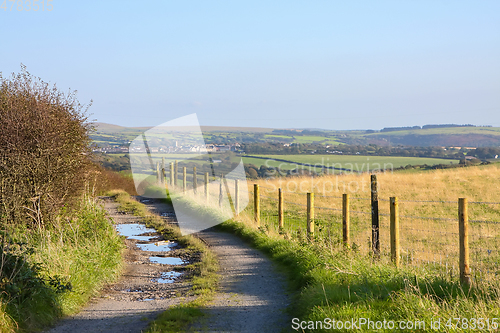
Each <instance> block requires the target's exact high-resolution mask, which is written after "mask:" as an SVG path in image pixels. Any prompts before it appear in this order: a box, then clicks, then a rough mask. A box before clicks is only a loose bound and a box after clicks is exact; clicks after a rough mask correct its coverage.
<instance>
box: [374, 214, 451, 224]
mask: <svg viewBox="0 0 500 333" xmlns="http://www.w3.org/2000/svg"><path fill="white" fill-rule="evenodd" d="M381 215H382V214H381ZM388 215H390V214H388ZM399 218H407V219H414V220H434V221H455V222H458V219H454V218H450V217H430V216H409V215H401V216H399Z"/></svg>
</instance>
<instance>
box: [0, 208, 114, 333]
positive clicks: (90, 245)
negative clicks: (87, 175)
mask: <svg viewBox="0 0 500 333" xmlns="http://www.w3.org/2000/svg"><path fill="white" fill-rule="evenodd" d="M61 218H62V219H66V218H67V219H66V220H65V222H63V223H60V224H59V225H58V227H57V228H52V229H51V228H47V229H38V230H36V231H34V230H20V229H18V230H17V231H14V232H12V233H11V234H10V237H11V238H12V239H13V240H14V241H16V242H24V243H25V244H27V246H28V248H31V249H32V251H29V252H24V254H23V255H22V256H21V257H23V258H24V259H23V260H26V262H25V263H24V264H23V266H22V267H24V268H22V269H21V268H19V267H18V269H19V271H18V272H19V273H18V275H17V276H16V277H15V278H13V279H12V280H11V281H10V284H8V285H7V287H9V288H10V290H11V293H10V295H11V298H10V299H9V298H7V299H5V298H4V299H3V300H2V305H1V307H0V325H2V326H1V327H0V330H1V331H2V332H4V331H5V332H9V331H18V332H31V331H36V330H39V329H41V328H43V327H45V326H47V325H50V324H52V323H54V322H55V320H56V319H58V318H59V317H61V316H64V315H69V314H73V313H75V312H77V311H78V310H79V309H80V308H81V307H82V306H83V305H85V304H86V303H87V302H88V300H89V299H90V298H91V297H92V296H94V295H96V294H97V292H98V291H99V290H100V288H101V287H102V286H103V285H104V284H106V283H110V282H112V281H114V280H115V279H116V278H117V277H118V276H119V274H120V272H121V265H122V257H121V253H122V250H123V249H124V245H123V241H122V239H121V237H120V236H118V235H117V233H116V232H115V230H114V228H113V227H112V225H111V224H110V223H109V221H108V219H107V218H106V213H105V211H104V210H103V209H102V208H101V207H100V206H99V205H98V204H97V203H96V202H94V201H93V200H92V199H91V198H85V199H83V202H82V204H81V207H80V208H79V210H78V211H77V213H76V214H75V215H73V216H71V217H67V216H61ZM32 265H35V266H32ZM37 267H38V268H37ZM28 268H29V269H28ZM41 281H47V283H41ZM49 281H51V283H48V282H49ZM3 282H5V280H4V281H3ZM69 286H71V290H69V289H68V287H69ZM12 288H18V291H17V293H16V292H14V293H13V292H12ZM14 290H15V289H14ZM24 293H29V297H24V296H23V295H24ZM12 295H17V296H15V297H13V296H12ZM2 318H10V323H9V322H5V321H3V320H2Z"/></svg>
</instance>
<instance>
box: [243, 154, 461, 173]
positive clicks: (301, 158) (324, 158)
mask: <svg viewBox="0 0 500 333" xmlns="http://www.w3.org/2000/svg"><path fill="white" fill-rule="evenodd" d="M255 156H260V157H265V158H268V159H269V161H268V160H263V159H256V158H251V157H244V162H245V163H252V164H255V165H257V166H260V165H266V162H267V165H268V166H273V167H280V168H281V169H282V170H291V169H294V168H296V167H297V165H296V164H294V162H297V163H307V164H312V165H317V166H318V167H316V168H315V169H317V170H318V171H319V170H320V169H321V166H322V165H323V166H327V167H328V166H330V167H335V168H345V169H349V170H355V171H365V172H366V171H367V170H368V169H370V170H374V169H378V170H380V169H392V168H394V169H395V168H399V167H402V166H407V165H409V164H410V165H424V164H427V165H435V164H450V162H452V163H453V164H457V163H458V161H457V160H449V159H440V158H426V157H398V156H360V155H314V154H310V155H304V154H302V155H255ZM273 159H281V160H286V161H290V163H285V162H278V161H273Z"/></svg>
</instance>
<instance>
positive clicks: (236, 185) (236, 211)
mask: <svg viewBox="0 0 500 333" xmlns="http://www.w3.org/2000/svg"><path fill="white" fill-rule="evenodd" d="M239 214H240V182H239V180H238V179H235V180H234V215H235V216H238V215H239Z"/></svg>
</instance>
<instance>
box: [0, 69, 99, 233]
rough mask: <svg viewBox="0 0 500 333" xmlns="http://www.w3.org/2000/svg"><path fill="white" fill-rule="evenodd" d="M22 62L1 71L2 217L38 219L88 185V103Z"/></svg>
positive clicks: (42, 219)
mask: <svg viewBox="0 0 500 333" xmlns="http://www.w3.org/2000/svg"><path fill="white" fill-rule="evenodd" d="M75 94H76V93H75V92H72V93H68V94H63V93H61V92H60V91H58V90H57V89H56V87H55V86H54V87H51V86H49V84H48V83H45V82H43V81H42V80H41V79H39V78H34V77H32V76H31V75H30V74H29V73H28V72H27V71H26V69H25V68H24V67H23V68H22V71H21V73H20V74H17V75H16V74H12V77H11V78H10V79H7V78H4V77H3V76H2V75H1V73H0V179H1V181H0V194H1V197H0V203H1V205H0V217H2V221H1V222H2V223H3V224H6V223H15V224H25V225H28V226H30V225H31V226H33V225H37V226H38V227H39V228H41V227H43V226H44V225H45V224H47V223H49V222H54V221H55V219H53V217H54V216H55V215H56V214H57V212H58V210H59V209H60V208H61V207H62V206H63V205H64V204H68V203H71V202H72V201H73V200H74V199H75V198H76V197H77V196H78V195H79V194H81V193H82V191H83V189H84V182H85V179H86V177H87V176H88V171H89V169H90V168H91V165H92V164H91V162H90V158H89V157H90V152H91V151H90V147H91V141H90V138H89V136H88V131H89V130H90V129H91V125H90V124H89V123H87V122H86V121H87V117H86V116H85V112H86V108H85V107H84V106H82V105H81V104H80V103H79V102H78V101H77V100H76V95H75Z"/></svg>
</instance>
